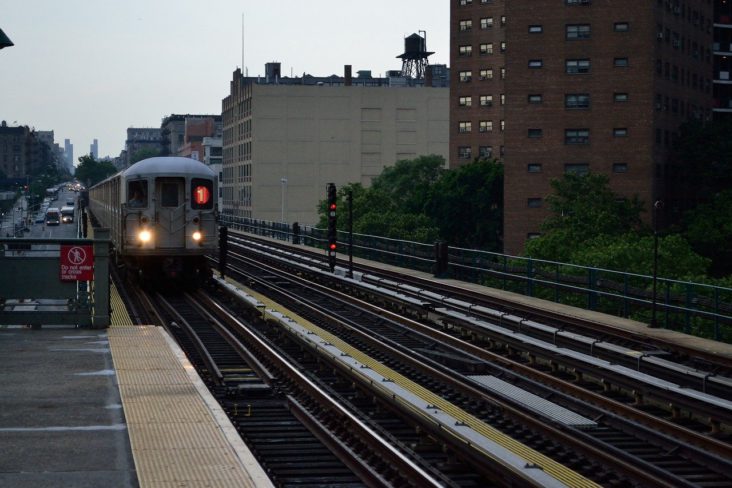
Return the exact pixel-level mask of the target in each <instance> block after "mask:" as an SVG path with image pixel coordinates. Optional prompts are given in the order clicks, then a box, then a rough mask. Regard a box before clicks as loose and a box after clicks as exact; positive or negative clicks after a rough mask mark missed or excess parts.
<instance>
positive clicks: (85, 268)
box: [60, 245, 94, 281]
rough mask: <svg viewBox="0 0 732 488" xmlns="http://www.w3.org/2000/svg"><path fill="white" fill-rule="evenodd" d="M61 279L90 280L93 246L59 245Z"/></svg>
mask: <svg viewBox="0 0 732 488" xmlns="http://www.w3.org/2000/svg"><path fill="white" fill-rule="evenodd" d="M60 262H61V269H60V271H61V281H91V280H93V279H94V247H93V246H73V245H62V246H61V261H60Z"/></svg>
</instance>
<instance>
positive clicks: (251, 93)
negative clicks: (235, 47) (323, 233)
mask: <svg viewBox="0 0 732 488" xmlns="http://www.w3.org/2000/svg"><path fill="white" fill-rule="evenodd" d="M237 72H238V71H237ZM235 84H236V73H235V82H234V83H233V85H235ZM223 111H224V162H223V172H224V182H223V186H224V211H225V212H227V213H232V214H234V215H238V216H242V217H251V218H256V219H263V220H273V221H279V220H281V218H282V216H283V201H285V206H286V208H285V209H284V220H285V221H287V222H299V223H301V224H314V223H317V220H318V215H317V208H316V206H317V204H318V202H319V201H320V200H322V199H324V198H325V188H326V184H327V183H329V182H333V183H335V184H336V185H337V186H338V187H340V186H342V185H344V184H347V183H351V182H360V183H362V184H364V185H368V184H370V182H371V179H372V178H373V177H374V176H376V175H378V174H380V173H381V170H382V169H383V168H384V167H386V166H388V165H392V164H394V163H395V162H396V161H397V160H400V159H413V158H415V157H417V156H420V155H427V154H438V155H441V156H443V157H445V158H447V152H448V130H447V125H448V111H449V108H448V90H446V89H444V88H423V87H419V88H414V87H411V88H407V87H405V88H387V87H362V86H297V85H295V86H291V85H289V86H288V85H264V84H262V85H258V84H255V83H244V84H243V85H241V86H238V87H236V88H234V87H233V88H232V95H231V96H230V97H227V99H225V100H224V110H223ZM283 180H286V182H283Z"/></svg>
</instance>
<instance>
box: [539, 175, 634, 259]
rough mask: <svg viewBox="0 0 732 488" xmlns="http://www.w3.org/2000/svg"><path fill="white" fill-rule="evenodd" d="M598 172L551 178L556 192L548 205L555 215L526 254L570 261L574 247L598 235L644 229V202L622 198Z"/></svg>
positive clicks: (548, 201) (617, 234)
mask: <svg viewBox="0 0 732 488" xmlns="http://www.w3.org/2000/svg"><path fill="white" fill-rule="evenodd" d="M608 181H609V180H608V177H607V176H605V175H599V174H587V175H576V174H571V173H568V174H566V175H564V177H563V178H562V179H559V180H554V181H552V188H553V189H554V194H552V195H551V196H549V197H548V198H547V199H546V200H547V204H548V205H549V209H550V210H551V212H552V215H551V216H550V217H549V218H548V219H547V220H546V221H545V222H544V224H543V225H542V235H541V237H540V238H538V239H531V240H529V241H528V242H527V245H526V254H528V255H530V256H532V257H536V258H540V259H549V260H552V261H566V262H569V259H570V256H571V255H572V254H573V252H574V250H575V249H577V248H578V247H581V246H582V245H583V243H584V242H585V241H588V240H590V239H593V238H595V237H596V236H598V235H611V236H620V235H624V234H627V233H629V232H631V231H639V230H640V229H641V228H642V222H641V218H640V213H641V211H642V210H643V205H642V203H641V202H640V201H639V200H638V198H637V197H634V198H632V199H630V200H628V199H619V198H618V197H617V195H615V194H614V193H613V192H612V191H611V190H610V188H609V186H608Z"/></svg>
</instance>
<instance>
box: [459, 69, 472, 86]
mask: <svg viewBox="0 0 732 488" xmlns="http://www.w3.org/2000/svg"><path fill="white" fill-rule="evenodd" d="M472 78H473V72H472V71H461V72H460V82H461V83H470V80H471V79H472Z"/></svg>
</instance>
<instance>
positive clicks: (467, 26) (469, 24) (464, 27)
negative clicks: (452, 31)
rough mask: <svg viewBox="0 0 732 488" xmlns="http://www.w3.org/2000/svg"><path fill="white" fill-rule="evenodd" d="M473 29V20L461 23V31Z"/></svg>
mask: <svg viewBox="0 0 732 488" xmlns="http://www.w3.org/2000/svg"><path fill="white" fill-rule="evenodd" d="M472 29H473V21H472V20H471V19H466V20H461V21H460V31H462V32H465V31H469V30H472Z"/></svg>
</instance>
